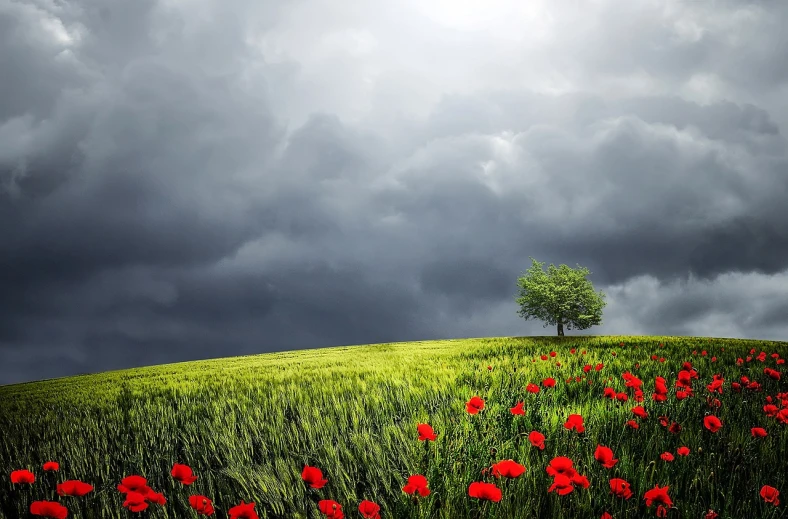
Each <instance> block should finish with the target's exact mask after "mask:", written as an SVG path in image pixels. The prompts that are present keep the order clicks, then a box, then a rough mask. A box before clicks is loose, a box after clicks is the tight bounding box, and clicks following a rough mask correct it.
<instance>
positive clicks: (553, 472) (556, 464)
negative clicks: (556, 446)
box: [545, 456, 577, 478]
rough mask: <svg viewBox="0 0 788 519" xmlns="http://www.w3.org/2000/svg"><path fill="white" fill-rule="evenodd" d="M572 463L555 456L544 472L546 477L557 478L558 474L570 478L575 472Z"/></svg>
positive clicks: (565, 458)
mask: <svg viewBox="0 0 788 519" xmlns="http://www.w3.org/2000/svg"><path fill="white" fill-rule="evenodd" d="M573 464H574V462H573V461H572V460H571V459H570V458H567V457H566V456H557V457H555V458H553V459H552V460H550V464H549V465H548V466H547V468H546V469H545V471H546V472H547V475H548V476H553V477H555V476H557V475H558V474H563V475H565V476H566V477H569V478H571V477H572V476H574V475H575V474H577V471H576V470H575V469H574V467H572V465H573Z"/></svg>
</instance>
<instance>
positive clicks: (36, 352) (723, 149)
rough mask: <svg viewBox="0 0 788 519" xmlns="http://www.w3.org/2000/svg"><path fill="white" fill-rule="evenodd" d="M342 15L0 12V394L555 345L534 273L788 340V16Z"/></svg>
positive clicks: (189, 10) (642, 316) (142, 7)
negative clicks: (324, 352)
mask: <svg viewBox="0 0 788 519" xmlns="http://www.w3.org/2000/svg"><path fill="white" fill-rule="evenodd" d="M340 4H341V5H338V4H337V2H330V1H329V0H288V1H276V0H273V1H267V2H255V1H251V0H243V1H238V2H233V3H232V6H230V5H225V4H222V3H217V2H209V1H207V0H186V1H184V0H179V1H177V2H176V1H174V0H160V1H153V0H139V1H135V2H125V1H121V0H79V1H76V0H75V1H71V2H49V1H44V0H25V1H11V0H0V71H1V72H0V75H1V76H0V384H4V383H15V382H23V381H28V380H37V379H42V378H50V377H59V376H68V375H73V374H76V373H86V372H98V371H104V370H109V369H122V368H127V367H134V366H143V365H149V364H158V363H166V362H177V361H185V360H192V359H203V358H214V357H224V356H232V355H243V354H251V353H258V352H266V351H282V350H289V349H301V348H317V347H324V346H331V345H348V344H364V343H376V342H390V341H407V340H428V339H439V338H453V337H482V336H502V335H506V336H510V335H542V334H553V333H554V330H553V329H552V328H547V329H545V328H543V326H542V323H540V322H533V321H527V322H526V321H524V320H523V319H521V318H520V317H518V316H517V314H516V311H517V307H516V304H515V303H514V297H515V294H516V290H517V286H516V279H517V277H518V275H520V274H522V273H523V272H524V271H525V269H527V268H528V267H529V266H530V260H529V259H528V258H529V256H533V257H535V258H536V259H538V260H539V261H543V262H547V263H554V264H556V265H558V264H561V263H565V264H568V265H570V266H575V264H578V263H579V264H581V265H583V266H587V267H589V268H590V270H591V271H592V275H591V276H590V279H591V281H592V282H593V283H594V285H595V288H596V289H598V290H600V289H601V290H602V291H603V292H605V293H606V295H607V301H608V306H607V307H606V308H605V311H604V316H603V324H602V325H601V326H598V327H594V328H592V329H590V330H588V331H583V332H579V333H584V334H586V333H594V334H608V333H610V334H622V335H626V334H677V335H710V336H725V337H749V338H764V339H776V340H780V339H785V338H786V337H788V319H786V316H788V225H786V222H788V204H786V203H785V200H786V199H788V142H787V141H786V138H785V129H786V125H788V59H786V58H785V56H788V39H786V37H785V31H784V30H783V26H784V24H785V23H786V22H788V4H786V5H783V4H782V3H779V2H755V1H753V2H746V1H735V2H734V1H732V0H731V1H725V2H715V3H714V4H713V5H712V4H709V5H705V4H703V3H698V2H689V1H678V0H672V1H669V2H636V3H625V4H622V3H620V2H613V1H610V0H605V1H599V2H591V3H587V4H585V5H584V6H582V7H581V8H578V7H577V5H576V3H575V2H570V1H569V0H559V1H555V0H552V1H549V2H548V1H543V2H527V3H523V2H517V1H514V0H511V1H509V0H491V1H490V2H484V3H480V2H471V1H466V0H453V1H449V0H435V1H433V2H417V1H415V0H413V1H405V2H388V1H385V2H384V1H383V0H375V1H369V2H362V3H349V2H344V3H340ZM569 333H570V334H571V333H578V332H574V331H573V332H569Z"/></svg>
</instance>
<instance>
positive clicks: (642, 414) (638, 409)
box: [632, 406, 648, 420]
mask: <svg viewBox="0 0 788 519" xmlns="http://www.w3.org/2000/svg"><path fill="white" fill-rule="evenodd" d="M632 414H634V415H635V416H637V417H638V418H640V419H641V420H645V419H646V418H648V413H647V412H646V410H645V409H643V406H635V407H633V408H632Z"/></svg>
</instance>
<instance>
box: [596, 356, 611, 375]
mask: <svg viewBox="0 0 788 519" xmlns="http://www.w3.org/2000/svg"><path fill="white" fill-rule="evenodd" d="M613 355H615V353H613ZM604 367H605V365H604V364H602V363H601V362H600V363H599V364H597V365H596V366H594V370H595V371H600V370H601V369H602V368H604Z"/></svg>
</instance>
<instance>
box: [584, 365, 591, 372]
mask: <svg viewBox="0 0 788 519" xmlns="http://www.w3.org/2000/svg"><path fill="white" fill-rule="evenodd" d="M589 371H591V364H586V365H585V366H583V373H588V372H589Z"/></svg>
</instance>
